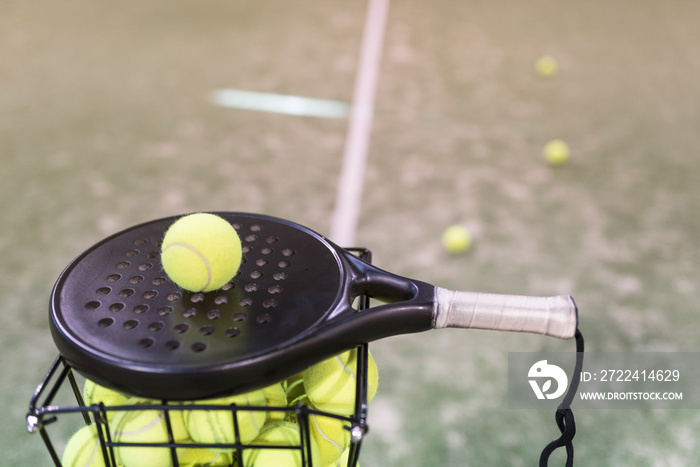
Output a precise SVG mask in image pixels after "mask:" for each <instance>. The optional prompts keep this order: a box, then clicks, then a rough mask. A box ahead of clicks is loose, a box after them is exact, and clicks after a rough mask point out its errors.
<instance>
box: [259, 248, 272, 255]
mask: <svg viewBox="0 0 700 467" xmlns="http://www.w3.org/2000/svg"><path fill="white" fill-rule="evenodd" d="M273 251H274V250H273V249H272V248H263V249H262V250H260V253H262V254H263V255H269V254H270V253H272V252H273Z"/></svg>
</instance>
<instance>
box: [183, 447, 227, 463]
mask: <svg viewBox="0 0 700 467" xmlns="http://www.w3.org/2000/svg"><path fill="white" fill-rule="evenodd" d="M232 457H233V456H232V455H231V453H230V452H217V451H214V450H212V449H203V448H181V449H178V452H177V460H178V462H179V463H180V467H200V466H206V467H224V466H229V465H231V463H232V462H233V458H232ZM234 465H235V464H234Z"/></svg>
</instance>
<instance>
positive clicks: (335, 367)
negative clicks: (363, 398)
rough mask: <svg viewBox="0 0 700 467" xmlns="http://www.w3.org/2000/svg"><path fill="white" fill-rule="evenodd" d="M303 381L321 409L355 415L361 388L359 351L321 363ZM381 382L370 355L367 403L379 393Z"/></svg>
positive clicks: (305, 375)
mask: <svg viewBox="0 0 700 467" xmlns="http://www.w3.org/2000/svg"><path fill="white" fill-rule="evenodd" d="M303 379H304V388H305V389H306V395H307V397H308V398H309V400H310V401H311V403H312V404H313V405H314V406H316V407H317V408H318V409H319V410H322V411H324V412H330V413H333V414H336V415H350V414H352V413H353V412H354V411H355V410H354V409H355V394H356V388H357V350H356V349H353V350H348V351H346V352H343V353H342V354H340V355H337V356H335V357H332V358H329V359H327V360H324V361H322V362H320V363H317V364H316V365H314V366H312V367H310V368H309V369H307V370H306V371H304V372H303ZM378 383H379V371H378V370H377V364H376V362H375V361H374V358H373V357H372V355H371V354H369V360H368V362H367V402H369V401H371V400H372V398H373V397H374V395H375V393H376V392H377V385H378Z"/></svg>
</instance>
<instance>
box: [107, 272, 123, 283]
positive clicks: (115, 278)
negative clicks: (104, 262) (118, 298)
mask: <svg viewBox="0 0 700 467" xmlns="http://www.w3.org/2000/svg"><path fill="white" fill-rule="evenodd" d="M121 278H122V276H121V274H110V275H109V276H107V282H117V281H118V280H119V279H121Z"/></svg>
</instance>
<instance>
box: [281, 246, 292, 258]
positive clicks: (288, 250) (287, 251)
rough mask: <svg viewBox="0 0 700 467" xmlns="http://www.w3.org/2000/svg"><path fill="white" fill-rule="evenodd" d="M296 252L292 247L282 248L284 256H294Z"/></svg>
mask: <svg viewBox="0 0 700 467" xmlns="http://www.w3.org/2000/svg"><path fill="white" fill-rule="evenodd" d="M293 254H294V250H292V249H291V248H285V249H284V250H282V256H292V255H293Z"/></svg>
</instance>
